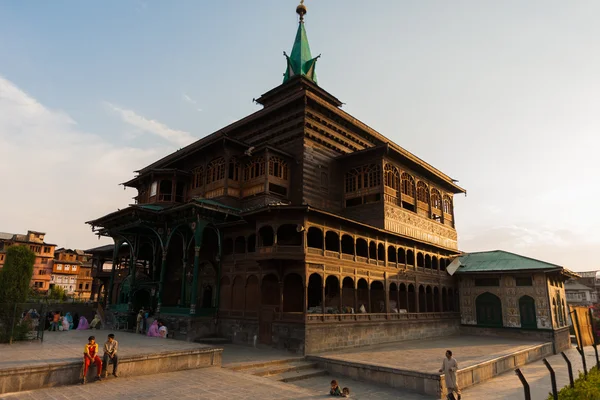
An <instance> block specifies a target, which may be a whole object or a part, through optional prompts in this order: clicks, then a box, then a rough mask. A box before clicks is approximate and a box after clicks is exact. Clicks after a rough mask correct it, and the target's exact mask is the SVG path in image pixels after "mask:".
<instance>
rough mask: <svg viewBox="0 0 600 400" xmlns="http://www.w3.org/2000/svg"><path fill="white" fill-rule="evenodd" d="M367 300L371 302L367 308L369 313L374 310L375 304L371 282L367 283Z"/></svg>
mask: <svg viewBox="0 0 600 400" xmlns="http://www.w3.org/2000/svg"><path fill="white" fill-rule="evenodd" d="M367 289H368V290H367V301H368V302H369V307H368V308H367V312H368V313H372V312H373V306H372V305H371V282H368V284H367Z"/></svg>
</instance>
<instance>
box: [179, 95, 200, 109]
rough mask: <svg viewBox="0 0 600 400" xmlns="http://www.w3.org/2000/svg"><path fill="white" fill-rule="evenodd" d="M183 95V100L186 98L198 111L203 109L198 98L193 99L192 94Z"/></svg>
mask: <svg viewBox="0 0 600 400" xmlns="http://www.w3.org/2000/svg"><path fill="white" fill-rule="evenodd" d="M181 96H182V97H183V100H185V101H186V102H188V103H189V104H191V105H193V106H194V107H195V108H196V110H197V111H202V109H201V108H200V107H198V102H197V101H196V100H194V99H192V98H191V97H190V96H188V95H187V94H185V93H184V94H182V95H181Z"/></svg>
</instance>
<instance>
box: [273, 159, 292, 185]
mask: <svg viewBox="0 0 600 400" xmlns="http://www.w3.org/2000/svg"><path fill="white" fill-rule="evenodd" d="M269 175H271V176H274V177H276V178H280V179H285V180H287V178H288V165H287V163H286V162H285V161H284V160H282V159H281V158H279V157H271V158H269Z"/></svg>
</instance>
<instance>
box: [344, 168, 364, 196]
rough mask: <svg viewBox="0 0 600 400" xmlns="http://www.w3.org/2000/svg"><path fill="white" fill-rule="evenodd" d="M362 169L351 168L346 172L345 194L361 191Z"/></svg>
mask: <svg viewBox="0 0 600 400" xmlns="http://www.w3.org/2000/svg"><path fill="white" fill-rule="evenodd" d="M361 178H362V168H353V169H351V170H350V171H348V172H346V193H351V192H356V191H357V190H360V189H362V179H361Z"/></svg>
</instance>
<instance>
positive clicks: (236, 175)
mask: <svg viewBox="0 0 600 400" xmlns="http://www.w3.org/2000/svg"><path fill="white" fill-rule="evenodd" d="M240 170H241V168H240V163H238V161H237V159H236V158H235V157H234V158H232V159H230V160H229V168H228V175H227V176H228V177H229V179H231V180H234V181H239V180H240V178H241V176H240V175H241V173H240Z"/></svg>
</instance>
